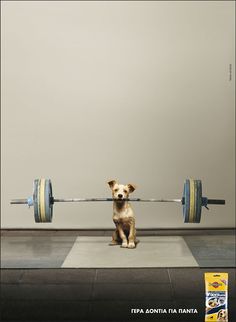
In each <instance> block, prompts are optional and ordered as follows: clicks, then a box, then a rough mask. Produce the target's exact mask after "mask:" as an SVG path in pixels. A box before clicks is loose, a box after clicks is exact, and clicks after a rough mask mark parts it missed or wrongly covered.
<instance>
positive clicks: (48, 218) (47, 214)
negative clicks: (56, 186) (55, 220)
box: [45, 179, 53, 222]
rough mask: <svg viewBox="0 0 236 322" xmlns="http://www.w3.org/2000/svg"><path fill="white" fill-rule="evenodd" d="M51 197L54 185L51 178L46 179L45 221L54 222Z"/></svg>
mask: <svg viewBox="0 0 236 322" xmlns="http://www.w3.org/2000/svg"><path fill="white" fill-rule="evenodd" d="M51 197H52V185H51V181H50V180H49V179H46V180H45V217H46V221H45V222H52V208H53V205H52V204H51Z"/></svg>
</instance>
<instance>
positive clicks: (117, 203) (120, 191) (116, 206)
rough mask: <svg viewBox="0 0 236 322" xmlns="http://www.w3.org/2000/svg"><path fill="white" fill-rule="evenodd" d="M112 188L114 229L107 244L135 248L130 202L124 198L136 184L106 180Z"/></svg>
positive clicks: (134, 231)
mask: <svg viewBox="0 0 236 322" xmlns="http://www.w3.org/2000/svg"><path fill="white" fill-rule="evenodd" d="M108 184H109V186H110V188H111V190H112V198H113V199H114V202H113V222H114V224H115V226H116V230H115V231H114V233H113V234H112V241H111V242H110V244H109V245H111V246H113V245H121V247H123V248H135V247H136V245H137V243H138V240H137V239H136V229H135V217H134V212H133V209H132V208H131V205H130V203H129V202H128V201H127V200H125V199H128V198H129V194H130V193H132V192H134V190H135V189H136V186H135V185H134V184H131V183H128V184H126V185H123V184H119V183H118V182H116V180H111V181H108Z"/></svg>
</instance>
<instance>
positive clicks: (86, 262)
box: [62, 236, 198, 268]
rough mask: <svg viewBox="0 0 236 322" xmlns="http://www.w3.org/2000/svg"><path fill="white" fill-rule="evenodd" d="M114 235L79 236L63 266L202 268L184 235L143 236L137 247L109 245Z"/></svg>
mask: <svg viewBox="0 0 236 322" xmlns="http://www.w3.org/2000/svg"><path fill="white" fill-rule="evenodd" d="M110 240H111V238H110V237H78V238H77V239H76V241H75V243H74V246H73V247H72V249H71V251H70V252H69V254H68V255H67V257H66V259H65V261H64V263H63V264H62V267H63V268H65V267H68V268H69V267H70V268H86V267H91V268H113V267H114V268H115V267H120V268H126V267H198V264H197V262H196V260H195V259H194V257H193V255H192V253H191V251H190V250H189V248H188V246H187V244H186V243H185V241H184V239H183V238H182V237H180V236H153V237H139V240H140V243H139V244H138V245H137V247H136V248H135V249H128V248H121V247H120V246H109V245H108V244H109V242H110Z"/></svg>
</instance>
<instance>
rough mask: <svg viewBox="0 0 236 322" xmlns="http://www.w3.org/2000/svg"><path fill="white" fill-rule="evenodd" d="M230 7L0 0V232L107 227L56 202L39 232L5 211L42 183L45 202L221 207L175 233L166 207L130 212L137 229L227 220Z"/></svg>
mask: <svg viewBox="0 0 236 322" xmlns="http://www.w3.org/2000/svg"><path fill="white" fill-rule="evenodd" d="M230 64H232V70H233V71H234V2H233V1H228V2H227V1H222V2H221V1H215V2H214V1H206V2H205V1H196V2H194V1H189V2H185V1H182V2H176V1H174V2H141V1H138V2H133V1H131V2H123V1H122V2H99V1H97V2H92V1H91V2H79V1H78V2H76V1H72V2H70V1H58V2H57V1H51V2H47V1H38V2H37V1H25V2H21V1H16V2H14V1H3V2H2V227H3V228H12V227H14V228H15V227H17V228H23V227H25V228H30V227H32V228H42V227H43V228H88V227H91V228H100V227H107V228H108V227H113V223H112V220H111V214H112V207H111V204H110V203H106V204H58V205H56V206H55V207H54V210H55V212H54V214H55V217H54V222H53V223H52V224H37V225H36V224H35V223H34V220H33V211H32V209H31V210H28V209H27V207H24V206H20V205H19V206H11V205H10V204H9V201H10V199H11V198H18V197H27V196H28V195H30V194H31V191H32V181H33V179H34V178H37V177H49V178H51V179H52V182H53V185H54V194H55V196H56V197H74V196H75V197H76V196H81V197H89V196H90V197H101V196H109V195H110V192H109V189H108V186H107V185H106V180H107V179H113V178H117V179H119V180H120V181H121V182H133V183H136V184H137V185H138V189H137V191H136V192H135V194H134V196H140V197H148V198H151V197H170V198H178V197H181V195H182V189H183V183H184V180H185V178H186V177H194V178H201V179H202V180H203V190H204V194H206V195H207V196H208V197H213V198H214V197H215V198H225V199H226V201H227V205H226V206H225V207H221V206H218V207H217V206H215V207H214V206H212V207H211V209H210V212H207V211H206V210H203V218H202V222H201V224H200V225H196V224H192V225H191V224H190V225H186V224H185V225H184V224H183V222H182V210H181V207H180V206H179V205H175V204H134V208H135V212H136V216H137V226H138V227H159V228H161V227H164V228H166V227H170V228H174V227H184V228H189V227H190V228H192V227H198V228H202V227H232V226H233V225H234V218H235V217H234V216H235V211H234V205H235V203H234V196H235V193H234V188H235V186H234V177H235V173H234V162H235V160H234V119H235V117H234V86H235V84H234V73H233V74H232V80H231V81H230V79H229V78H230V72H229V69H230V67H229V66H230Z"/></svg>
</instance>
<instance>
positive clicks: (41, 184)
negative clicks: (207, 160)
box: [10, 178, 225, 223]
mask: <svg viewBox="0 0 236 322" xmlns="http://www.w3.org/2000/svg"><path fill="white" fill-rule="evenodd" d="M123 200H124V201H130V202H175V203H180V204H182V206H183V218H184V222H185V223H200V221H201V211H202V207H205V208H207V209H208V210H209V208H208V205H209V204H214V205H224V204H225V200H223V199H208V198H207V197H202V182H201V180H194V179H186V181H185V183H184V190H183V196H182V198H181V199H155V198H152V199H141V198H128V199H123ZM106 201H108V202H109V201H114V199H113V198H59V199H57V198H54V197H53V193H52V183H51V180H50V179H43V178H42V179H35V180H34V183H33V196H30V197H29V198H27V199H13V200H11V202H10V203H11V204H27V205H28V206H29V207H31V206H33V207H34V218H35V222H36V223H43V222H44V223H45V222H46V223H49V222H52V217H53V205H54V203H56V202H106Z"/></svg>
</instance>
